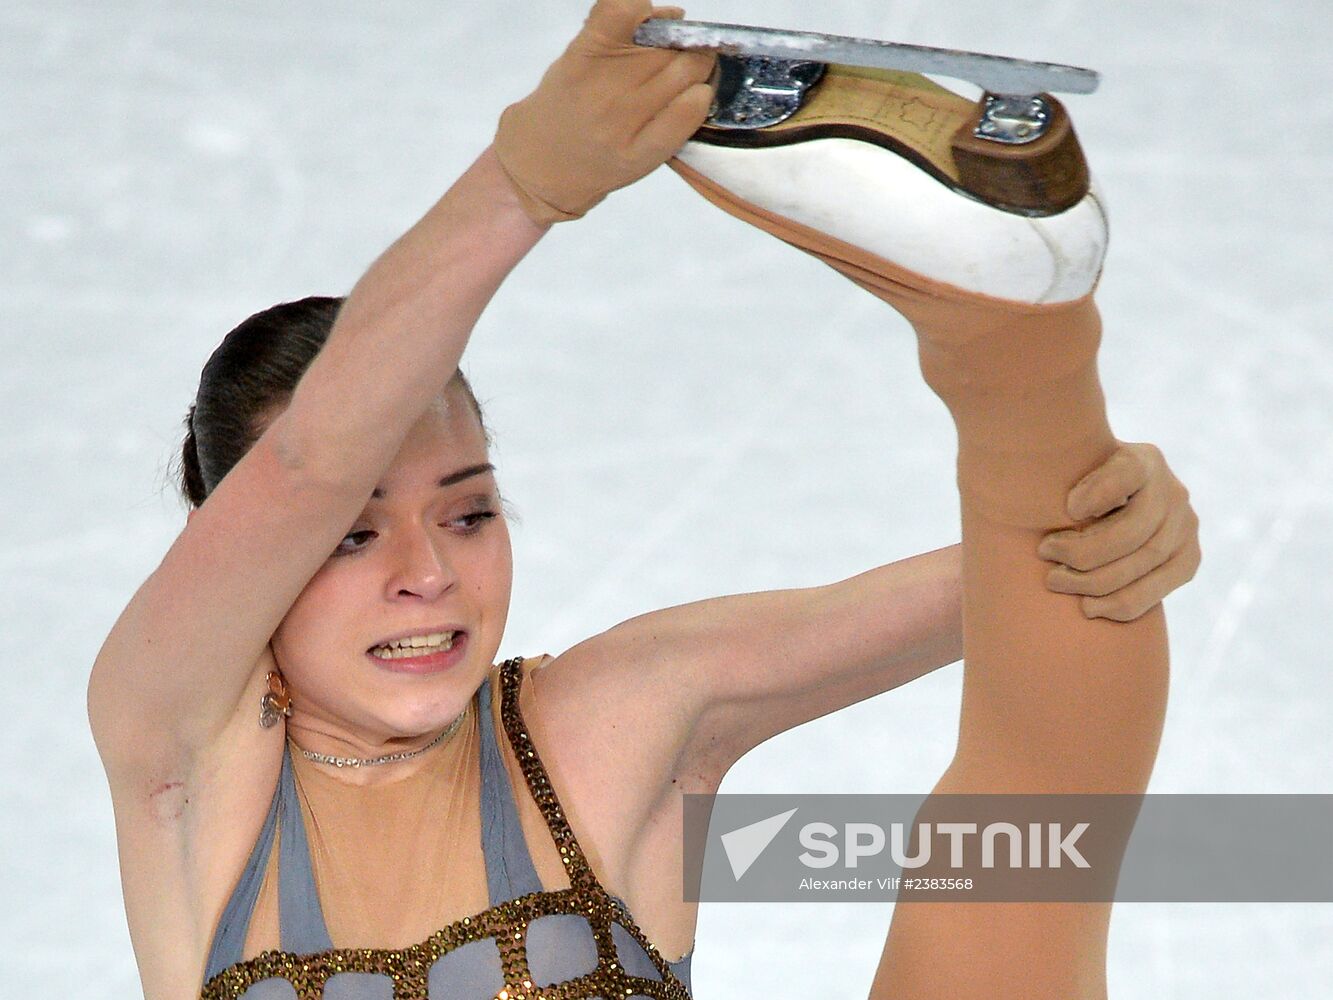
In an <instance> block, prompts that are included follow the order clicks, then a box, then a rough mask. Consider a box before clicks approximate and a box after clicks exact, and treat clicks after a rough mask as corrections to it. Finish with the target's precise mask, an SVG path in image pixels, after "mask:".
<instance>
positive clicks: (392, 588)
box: [388, 525, 458, 601]
mask: <svg viewBox="0 0 1333 1000" xmlns="http://www.w3.org/2000/svg"><path fill="white" fill-rule="evenodd" d="M392 559H393V564H392V570H391V573H390V576H389V581H388V584H389V596H390V597H394V598H396V597H413V596H415V597H420V598H422V599H423V600H427V601H431V600H434V599H435V598H437V597H439V596H440V595H441V594H443V593H444V592H445V591H447V590H448V589H449V588H450V587H452V586H453V585H454V584H455V583H456V582H457V580H458V577H457V574H456V573H455V571H454V565H453V563H452V561H451V560H450V559H449V554H448V552H447V550H446V546H445V545H444V544H443V543H441V542H439V541H437V539H436V538H435V537H434V536H433V535H432V534H431V532H430V530H429V529H428V528H424V527H422V526H420V525H418V526H416V527H414V528H412V529H410V530H408V531H406V532H402V533H400V534H399V536H398V539H397V544H396V545H395V546H394V550H393V555H392Z"/></svg>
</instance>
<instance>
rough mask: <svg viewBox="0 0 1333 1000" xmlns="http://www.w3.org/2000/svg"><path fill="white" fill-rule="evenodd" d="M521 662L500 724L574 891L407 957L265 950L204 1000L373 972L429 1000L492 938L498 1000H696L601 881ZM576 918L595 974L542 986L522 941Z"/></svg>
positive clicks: (223, 978)
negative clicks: (528, 696)
mask: <svg viewBox="0 0 1333 1000" xmlns="http://www.w3.org/2000/svg"><path fill="white" fill-rule="evenodd" d="M522 666H523V658H522V657H514V658H513V659H510V660H506V661H505V662H504V663H502V664H501V665H500V690H501V701H500V720H501V724H502V725H503V727H504V731H505V734H506V735H507V736H508V737H509V742H510V745H511V746H512V747H513V748H514V755H515V757H516V758H517V760H518V762H519V767H520V768H521V769H522V771H523V777H524V780H525V781H526V782H527V785H528V790H529V791H530V792H531V793H532V797H533V798H534V799H535V800H536V802H537V805H538V807H539V808H540V809H541V813H542V817H543V818H544V819H545V820H546V825H547V828H548V829H549V830H550V832H551V836H552V837H553V838H554V839H555V842H556V846H557V847H559V849H560V854H561V860H562V861H563V862H564V863H565V871H566V873H567V874H568V875H569V881H570V887H569V888H568V889H556V890H552V891H544V892H534V893H529V894H528V895H526V896H519V897H517V898H516V899H511V900H509V901H508V902H505V903H501V904H499V905H498V906H492V907H490V908H489V909H486V910H483V911H482V912H480V913H476V914H473V915H472V916H469V917H463V918H462V919H460V920H456V921H454V922H453V923H451V924H449V925H448V926H446V927H442V928H440V929H439V930H438V931H436V932H435V933H434V934H432V935H431V936H430V937H428V938H427V939H426V940H425V941H422V942H420V943H419V944H414V945H411V946H410V947H407V948H402V949H376V948H336V949H333V950H331V951H323V952H319V953H317V954H313V955H294V954H291V953H290V952H283V951H266V952H264V953H262V954H260V955H257V956H256V957H254V958H252V959H249V960H248V961H245V962H238V963H237V964H235V965H232V966H229V967H228V968H226V969H223V970H222V971H221V972H219V973H218V974H217V975H216V976H214V977H213V978H212V979H210V980H209V981H208V982H207V983H205V984H204V988H203V992H202V993H201V994H200V1000H238V998H239V997H241V995H242V994H244V993H245V991H246V990H247V989H249V988H250V987H251V986H252V985H254V984H255V983H257V982H259V981H260V980H263V979H273V978H277V979H283V980H286V981H287V982H289V983H291V984H292V987H293V988H294V989H295V990H296V996H297V1000H321V998H322V997H323V994H324V985H325V983H327V982H328V981H329V979H331V978H332V977H333V976H335V975H337V974H338V973H340V972H372V973H379V974H380V975H383V976H387V977H389V979H390V980H391V981H392V983H393V1000H429V994H428V992H427V990H428V981H429V972H430V967H431V965H432V964H434V962H435V960H436V959H438V958H439V957H440V956H441V955H445V954H447V953H448V952H450V951H453V950H454V949H455V948H459V947H461V946H463V945H465V944H467V943H469V942H471V941H477V940H481V939H483V938H494V939H495V941H496V944H497V945H498V946H499V948H500V964H501V968H502V969H503V971H504V981H505V987H504V989H502V990H501V991H500V992H499V993H497V994H496V998H495V1000H592V998H604V997H613V996H620V997H629V996H635V997H645V998H650V1000H690V994H689V991H688V990H687V989H686V988H685V985H684V984H683V983H682V982H681V981H680V980H679V979H678V978H677V977H676V976H675V975H674V974H673V973H672V972H671V968H670V966H669V965H668V964H667V961H666V959H664V958H663V957H662V955H661V953H660V952H658V950H657V949H656V948H655V947H653V945H652V944H651V943H649V941H648V939H647V937H646V936H645V935H644V933H643V931H642V930H640V929H639V926H638V925H637V924H636V923H635V922H634V921H633V919H632V918H631V917H630V914H629V911H628V910H627V909H626V908H625V907H624V906H622V905H621V904H620V902H619V901H618V900H617V899H615V898H614V897H613V896H612V895H611V894H610V893H608V892H607V891H606V889H604V888H603V887H602V885H601V883H600V882H598V881H597V877H596V876H595V875H594V874H593V871H592V868H591V866H590V865H589V864H588V861H587V858H586V857H585V856H584V854H583V850H582V848H581V847H579V842H578V839H577V838H576V837H575V836H574V831H573V830H571V829H570V827H569V824H568V823H566V822H565V817H564V811H563V810H562V809H561V808H560V802H559V799H558V798H557V797H556V794H555V790H554V789H553V788H552V787H551V783H550V780H549V779H548V778H547V776H546V770H545V768H543V767H542V762H541V757H540V756H538V754H537V748H536V747H534V746H533V744H532V740H531V739H530V738H529V736H528V733H527V729H526V727H524V725H523V718H522V716H521V715H520V714H519V710H518V689H519V685H520V683H521V682H522ZM560 913H568V914H575V915H579V916H583V917H586V918H587V920H588V923H589V925H590V926H591V927H592V932H593V942H594V944H595V946H596V949H597V966H596V968H595V969H593V970H592V971H591V972H589V973H587V974H586V975H582V976H578V977H576V978H574V979H570V980H566V981H565V982H563V983H556V984H554V985H552V986H544V987H543V986H536V985H534V982H533V978H532V972H531V970H530V969H529V968H528V958H527V952H526V947H525V945H524V940H525V938H526V936H527V934H526V932H527V928H528V925H529V924H531V923H532V922H533V921H534V920H536V919H537V918H539V917H544V916H550V915H553V914H560ZM613 923H618V924H620V926H621V928H622V929H623V930H624V931H627V932H628V933H629V935H630V936H631V937H632V938H633V939H634V940H635V941H636V942H638V944H639V946H640V947H642V948H643V950H644V951H645V952H646V953H647V955H648V957H649V959H650V960H651V961H652V964H653V967H654V968H655V969H656V970H657V971H658V973H660V975H661V978H660V979H647V978H644V977H641V976H634V975H630V974H629V973H628V972H627V971H626V970H625V969H624V968H623V967H622V966H621V964H620V961H619V955H618V953H617V951H616V947H615V942H614V940H613V937H612V930H611V927H612V924H613Z"/></svg>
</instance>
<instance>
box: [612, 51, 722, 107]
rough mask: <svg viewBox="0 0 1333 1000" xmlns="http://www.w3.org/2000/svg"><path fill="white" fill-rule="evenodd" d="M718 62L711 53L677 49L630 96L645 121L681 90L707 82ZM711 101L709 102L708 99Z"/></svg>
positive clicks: (674, 97)
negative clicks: (671, 57) (667, 60)
mask: <svg viewBox="0 0 1333 1000" xmlns="http://www.w3.org/2000/svg"><path fill="white" fill-rule="evenodd" d="M716 64H717V56H715V55H714V54H713V53H711V52H679V53H676V55H675V58H673V59H672V60H671V61H670V62H669V63H667V64H666V65H665V66H663V67H662V68H661V69H660V70H658V72H657V73H656V75H654V76H653V77H652V79H650V80H648V81H647V82H646V83H644V84H643V85H642V86H640V87H639V88H638V89H636V90H635V91H634V93H633V94H632V95H631V99H632V100H633V102H634V106H635V107H636V108H638V109H639V111H640V113H641V114H642V116H643V118H644V119H645V122H646V121H647V120H649V119H652V118H654V117H656V116H657V115H658V114H659V113H660V112H661V111H662V110H663V109H664V108H665V107H666V106H667V105H669V104H670V103H671V102H672V101H673V100H675V99H676V97H677V96H679V95H680V94H681V93H682V92H683V91H685V90H686V89H687V88H689V87H690V86H691V85H693V84H696V83H705V82H707V81H708V80H709V79H710V78H711V76H712V74H713V67H714V66H715V65H716ZM710 104H711V101H710Z"/></svg>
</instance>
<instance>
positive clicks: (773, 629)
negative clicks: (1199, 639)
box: [585, 444, 1200, 780]
mask: <svg viewBox="0 0 1333 1000" xmlns="http://www.w3.org/2000/svg"><path fill="white" fill-rule="evenodd" d="M1068 502H1069V506H1070V510H1071V520H1072V521H1074V522H1079V521H1082V520H1085V519H1087V518H1095V519H1094V520H1092V521H1091V522H1090V523H1087V524H1084V525H1082V526H1081V527H1080V528H1078V529H1070V530H1067V531H1058V532H1052V533H1050V534H1048V535H1047V536H1046V537H1045V538H1043V539H1042V542H1041V545H1040V547H1039V550H1038V554H1039V555H1042V556H1045V557H1049V558H1052V559H1057V558H1058V559H1059V560H1061V562H1060V563H1059V564H1057V565H1054V566H1053V567H1052V569H1051V571H1050V574H1049V576H1048V579H1047V585H1048V586H1049V587H1050V588H1051V589H1053V590H1057V591H1061V592H1065V593H1070V594H1077V595H1082V596H1080V597H1079V600H1080V602H1081V604H1082V608H1083V612H1084V614H1085V615H1086V616H1088V617H1089V618H1091V617H1098V616H1100V617H1106V618H1111V619H1115V620H1118V621H1129V620H1131V619H1133V618H1136V617H1138V616H1140V615H1142V614H1144V613H1145V612H1146V611H1148V610H1149V609H1150V608H1152V607H1155V606H1156V605H1157V604H1158V603H1159V602H1160V601H1161V599H1162V598H1163V597H1165V596H1166V595H1167V594H1168V593H1170V592H1171V591H1172V590H1175V589H1176V588H1177V587H1179V586H1181V585H1182V584H1183V583H1185V582H1186V581H1188V580H1189V579H1190V578H1192V577H1193V575H1194V572H1195V570H1196V569H1197V567H1198V565H1199V560H1200V556H1199V546H1198V537H1197V526H1198V518H1197V517H1196V516H1195V514H1194V511H1193V509H1192V508H1191V507H1190V505H1189V494H1188V492H1187V491H1186V489H1185V487H1184V486H1183V485H1181V484H1180V482H1179V480H1177V479H1176V477H1175V476H1174V475H1173V474H1172V472H1171V470H1170V469H1169V468H1168V467H1167V465H1166V463H1165V461H1164V460H1163V459H1162V455H1161V452H1160V451H1159V450H1158V449H1157V448H1156V447H1154V446H1152V445H1149V444H1122V445H1121V446H1120V448H1119V449H1118V450H1117V451H1116V452H1115V453H1114V454H1113V455H1112V456H1111V458H1110V459H1108V460H1107V462H1105V463H1104V464H1103V465H1101V466H1099V467H1098V468H1097V469H1095V470H1093V472H1091V473H1089V474H1088V475H1087V476H1085V477H1084V478H1083V479H1082V480H1080V482H1079V483H1078V484H1076V485H1075V486H1074V487H1073V488H1072V489H1071V491H1070V494H1069V501H1068ZM1048 554H1049V555H1048ZM960 578H961V546H959V545H951V546H948V547H947V548H942V549H936V550H934V551H932V552H926V553H922V554H921V555H917V556H912V557H911V558H908V559H901V560H899V561H897V562H893V563H889V564H887V565H884V566H879V567H877V568H875V569H872V570H869V571H867V572H865V573H861V574H858V575H856V576H853V577H850V578H848V579H846V580H841V581H838V582H837V583H832V584H828V585H826V586H822V587H811V588H804V589H797V590H775V591H767V592H763V593H754V594H737V595H732V596H728V597H720V598H713V599H710V600H704V601H697V602H694V603H692V604H685V605H681V606H679V607H674V608H666V609H663V610H660V611H654V612H650V613H648V614H645V615H640V616H638V617H637V618H633V619H630V620H629V621H626V622H624V623H622V624H621V625H618V626H616V627H615V628H613V629H610V630H608V631H607V632H604V633H602V634H601V635H599V636H595V637H593V638H592V639H589V640H588V644H589V645H590V646H596V647H598V648H599V653H600V655H599V656H597V659H598V660H599V661H600V662H602V663H607V664H632V665H633V669H632V671H622V670H616V669H615V668H612V669H611V670H610V671H609V673H611V674H612V675H613V676H603V677H600V678H597V679H596V680H595V682H594V683H593V687H592V688H591V689H590V690H600V691H601V692H602V693H603V694H607V693H608V690H607V686H608V685H610V686H612V687H614V686H615V685H616V684H618V683H620V682H621V681H622V679H623V681H624V682H625V683H627V684H629V685H630V686H632V687H633V689H634V692H623V693H621V694H617V695H616V697H617V698H619V697H626V698H630V699H632V698H633V697H635V693H641V694H645V695H646V696H647V697H649V698H650V699H651V700H652V702H653V704H654V705H656V706H658V707H659V708H667V709H669V710H670V713H671V715H672V716H673V717H674V718H675V719H676V720H677V723H676V725H675V726H674V727H673V728H674V729H675V731H676V733H677V734H678V737H677V738H678V739H679V740H680V741H681V742H680V745H678V746H677V747H676V749H675V751H672V752H671V753H672V755H673V756H675V758H676V760H677V764H678V766H680V767H681V768H683V769H688V770H690V771H694V772H696V773H703V774H711V775H713V777H714V778H715V779H717V780H720V778H721V775H722V774H724V773H725V772H726V770H727V769H728V768H729V767H730V766H731V764H733V763H734V762H735V761H736V760H738V759H739V758H740V757H741V756H742V755H744V754H745V753H746V752H747V751H749V750H750V749H752V748H753V747H755V746H757V745H759V744H760V743H762V742H764V740H766V739H769V738H770V737H772V736H775V735H777V734H778V733H781V732H785V731H786V730H788V729H791V728H793V727H795V726H798V725H800V724H802V723H804V722H809V721H811V720H812V719H817V718H819V717H821V716H823V715H826V714H828V713H829V712H833V711H836V710H838V709H840V708H845V707H847V706H848V705H852V704H855V703H856V702H859V701H862V700H864V699H866V698H869V697H871V696H873V695H876V694H880V693H882V692H884V691H888V690H891V689H892V688H895V687H898V686H899V685H901V684H905V683H907V682H908V681H910V680H913V679H915V678H917V677H920V676H922V675H924V674H927V673H929V672H931V671H933V670H935V669H937V668H939V667H942V666H944V665H946V664H949V663H953V662H955V661H957V660H959V659H960V658H961V657H962V655H963V635H962V619H963V615H962V586H961V582H960ZM585 676H586V679H587V680H588V681H590V682H593V681H594V678H593V677H592V676H591V674H588V675H585Z"/></svg>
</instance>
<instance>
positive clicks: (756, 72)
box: [634, 18, 1100, 145]
mask: <svg viewBox="0 0 1333 1000" xmlns="http://www.w3.org/2000/svg"><path fill="white" fill-rule="evenodd" d="M634 41H635V42H636V43H637V44H639V45H648V46H654V47H657V48H667V49H705V50H713V51H716V52H717V53H718V67H719V71H720V79H719V81H718V89H717V100H716V101H715V102H714V104H713V107H712V109H711V110H710V112H709V117H708V124H710V125H713V126H716V127H717V128H731V129H753V128H764V127H766V126H768V125H775V124H777V123H778V122H780V121H784V120H785V119H787V118H789V117H791V116H792V115H793V114H795V113H796V112H797V110H799V109H800V107H801V105H802V104H803V103H804V101H805V94H806V92H807V91H808V90H809V89H810V88H811V87H812V86H814V85H815V84H816V83H818V82H819V80H820V78H821V77H822V76H823V75H824V68H825V66H827V65H828V64H829V63H841V64H845V65H851V66H866V67H871V68H875V69H893V70H906V71H908V72H914V73H934V74H937V75H940V76H948V77H953V78H955V79H959V80H967V81H969V82H971V83H974V84H976V85H977V86H979V87H982V88H983V89H985V90H986V95H985V100H984V101H983V104H982V110H981V116H980V119H979V120H978V122H977V124H976V127H975V128H974V129H973V135H975V136H976V137H977V138H978V139H986V140H990V141H992V142H1000V143H1005V144H1008V145H1021V144H1023V143H1028V142H1032V141H1033V140H1035V139H1039V138H1041V136H1042V134H1043V133H1044V132H1045V131H1046V126H1047V125H1048V124H1049V122H1050V120H1051V110H1050V105H1049V104H1048V102H1047V101H1046V100H1045V99H1044V98H1043V97H1042V94H1043V92H1047V91H1058V92H1061V93H1072V94H1091V93H1092V92H1093V91H1094V90H1096V89H1097V84H1098V82H1099V80H1100V78H1099V77H1098V75H1097V74H1096V73H1095V72H1094V71H1092V70H1090V69H1082V68H1080V67H1078V66H1064V65H1061V64H1059V63H1045V62H1030V61H1029V60H1026V59H1012V58H1009V57H1007V56H995V55H987V54H985V53H981V52H964V51H961V50H958V49H936V48H930V47H928V46H925V45H906V44H903V43H899V42H883V41H877V40H875V39H871V38H851V37H847V36H843V35H825V34H820V33H818V32H809V31H783V30H780V29H776V28H758V27H754V26H751V25H745V24H717V23H714V22H711V21H683V20H676V19H674V18H650V19H648V20H646V21H644V22H643V23H642V24H640V25H639V27H638V30H637V31H635V33H634Z"/></svg>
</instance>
